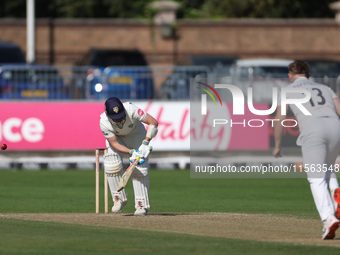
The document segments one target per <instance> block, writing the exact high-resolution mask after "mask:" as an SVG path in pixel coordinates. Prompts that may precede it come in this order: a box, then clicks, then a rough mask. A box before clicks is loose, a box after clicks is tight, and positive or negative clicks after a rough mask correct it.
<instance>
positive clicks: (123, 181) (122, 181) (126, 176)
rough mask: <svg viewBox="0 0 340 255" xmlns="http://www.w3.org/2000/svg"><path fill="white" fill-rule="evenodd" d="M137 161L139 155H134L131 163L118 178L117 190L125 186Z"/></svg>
mask: <svg viewBox="0 0 340 255" xmlns="http://www.w3.org/2000/svg"><path fill="white" fill-rule="evenodd" d="M138 161H139V157H136V159H135V160H134V161H133V162H132V164H131V165H130V166H129V167H128V168H127V169H126V171H125V172H124V174H123V175H122V178H120V182H119V186H118V189H117V191H118V192H119V191H121V190H122V189H124V188H125V186H126V184H127V183H128V181H129V179H130V176H131V174H132V173H133V170H135V167H136V165H137V164H138Z"/></svg>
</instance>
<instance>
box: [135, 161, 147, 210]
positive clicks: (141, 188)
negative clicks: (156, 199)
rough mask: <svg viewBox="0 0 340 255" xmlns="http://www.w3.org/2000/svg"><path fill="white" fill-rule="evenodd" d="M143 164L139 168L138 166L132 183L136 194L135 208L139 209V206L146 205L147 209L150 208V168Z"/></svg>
mask: <svg viewBox="0 0 340 255" xmlns="http://www.w3.org/2000/svg"><path fill="white" fill-rule="evenodd" d="M143 165H144V164H143ZM143 165H140V166H139V167H138V168H137V167H136V169H135V171H134V173H133V176H132V185H133V191H134V195H135V208H136V209H137V208H139V207H144V208H145V209H147V210H149V209H150V203H149V188H150V182H149V175H148V168H147V167H142V166H143Z"/></svg>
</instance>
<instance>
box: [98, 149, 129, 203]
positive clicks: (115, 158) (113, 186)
mask: <svg viewBox="0 0 340 255" xmlns="http://www.w3.org/2000/svg"><path fill="white" fill-rule="evenodd" d="M104 169H105V173H106V177H107V182H108V184H109V187H110V190H111V195H112V200H113V201H114V202H115V201H118V200H121V201H123V202H124V201H127V196H126V192H125V190H124V189H123V190H122V191H120V192H117V189H118V186H119V181H120V177H121V176H122V174H123V171H124V170H123V165H122V160H121V158H120V156H119V155H118V154H117V153H115V152H113V151H111V150H109V152H108V153H106V154H105V155H104Z"/></svg>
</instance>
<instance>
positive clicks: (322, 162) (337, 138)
mask: <svg viewBox="0 0 340 255" xmlns="http://www.w3.org/2000/svg"><path fill="white" fill-rule="evenodd" d="M301 142H302V156H303V162H304V166H305V171H306V172H307V179H308V181H309V183H310V188H311V191H312V195H313V198H314V202H315V205H316V208H317V210H318V212H319V215H320V218H321V220H323V221H324V220H326V219H327V217H328V216H329V215H331V214H333V215H334V211H335V208H334V205H333V200H332V197H331V194H332V192H333V191H334V189H336V188H338V187H339V184H338V180H337V178H336V174H335V172H334V171H332V170H331V168H332V167H333V168H334V163H335V161H336V158H337V156H338V155H339V152H340V120H339V119H338V118H329V117H319V118H313V119H312V120H311V121H310V122H309V123H308V126H307V127H306V128H305V129H304V130H303V132H302V133H301Z"/></svg>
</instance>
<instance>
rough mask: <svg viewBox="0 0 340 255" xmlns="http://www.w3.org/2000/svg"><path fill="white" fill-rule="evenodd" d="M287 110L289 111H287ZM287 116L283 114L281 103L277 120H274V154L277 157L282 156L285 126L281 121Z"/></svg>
mask: <svg viewBox="0 0 340 255" xmlns="http://www.w3.org/2000/svg"><path fill="white" fill-rule="evenodd" d="M286 112H287V111H286ZM285 118H286V116H285V115H282V114H281V106H280V105H279V106H278V107H277V110H276V115H275V119H276V120H275V121H274V141H275V146H274V149H273V156H274V157H275V158H279V157H281V143H282V137H283V129H284V127H283V126H282V125H281V122H282V121H283V120H284V119H285Z"/></svg>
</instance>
